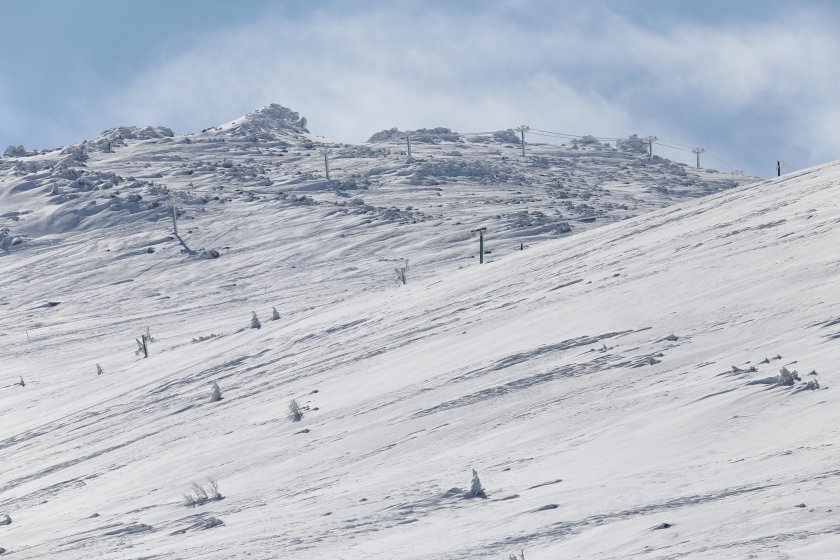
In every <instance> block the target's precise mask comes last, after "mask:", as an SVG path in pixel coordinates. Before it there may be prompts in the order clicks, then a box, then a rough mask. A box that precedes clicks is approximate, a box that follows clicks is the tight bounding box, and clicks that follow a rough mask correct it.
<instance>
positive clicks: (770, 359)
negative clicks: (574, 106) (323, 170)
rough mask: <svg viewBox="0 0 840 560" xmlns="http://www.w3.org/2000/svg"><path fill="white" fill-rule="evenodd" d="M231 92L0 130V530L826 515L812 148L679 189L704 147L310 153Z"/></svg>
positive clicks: (588, 522)
mask: <svg viewBox="0 0 840 560" xmlns="http://www.w3.org/2000/svg"><path fill="white" fill-rule="evenodd" d="M287 116H288V117H289V119H290V120H292V121H294V122H296V123H298V124H297V125H295V126H298V127H299V128H303V127H304V126H305V123H303V124H300V120H299V119H300V117H299V116H297V115H295V116H294V117H292V116H291V115H287ZM257 120H261V119H257ZM234 122H236V121H234ZM235 126H236V125H232V126H229V127H227V128H225V127H224V126H223V127H219V129H213V130H208V131H206V132H204V133H202V134H199V135H193V136H183V137H179V136H167V135H166V134H165V131H163V130H162V129H160V130H159V131H158V132H157V134H158V135H159V137H150V138H146V139H137V138H131V139H126V138H125V137H123V140H122V141H121V142H122V143H124V145H120V146H114V144H113V142H112V144H111V146H110V148H108V150H105V149H104V148H102V150H101V151H97V150H98V149H92V148H90V146H89V145H88V146H85V147H82V148H79V147H76V148H73V147H71V148H68V149H66V150H62V151H66V153H63V154H62V153H59V152H58V151H57V152H49V153H46V154H38V155H33V156H26V157H21V158H19V159H13V160H9V159H8V158H6V159H4V160H2V161H3V165H4V168H3V171H2V172H0V181H2V182H0V203H3V204H5V205H6V206H5V208H4V212H5V214H4V219H7V220H9V225H8V226H7V227H9V229H10V232H9V235H17V236H19V237H20V239H21V241H20V242H18V243H17V244H14V245H13V244H11V242H10V241H9V243H7V244H6V245H4V248H3V253H2V255H0V273H2V278H3V285H4V289H3V291H2V293H0V313H2V328H0V345H2V348H3V352H4V354H3V356H4V357H3V368H2V375H3V376H4V378H3V379H4V380H3V383H2V384H0V426H2V429H0V457H2V459H0V460H2V467H3V468H2V471H0V547H2V548H4V549H6V550H7V552H6V553H5V554H6V555H8V556H9V557H10V558H68V559H70V558H72V559H75V558H79V559H82V558H85V559H87V558H92V557H100V558H185V559H186V558H195V557H197V556H201V557H206V558H219V559H222V558H224V559H227V558H232V557H233V558H240V557H249V558H278V557H283V558H348V559H349V558H383V559H393V558H424V559H456V558H458V559H462V558H498V559H507V558H508V555H509V554H511V553H513V552H518V551H520V550H523V549H524V551H525V555H526V558H528V559H529V560H534V559H537V560H540V559H554V558H615V559H618V558H632V557H645V558H657V559H665V558H669V559H670V558H692V559H693V558H701V559H707V558H709V559H710V558H720V559H724V558H726V559H729V558H747V557H754V558H786V557H789V558H831V557H832V554H833V553H835V552H836V551H837V550H838V549H840V518H839V517H838V515H840V509H839V508H840V504H838V503H837V502H838V498H837V489H838V481H840V466H839V465H838V459H837V457H838V455H837V445H838V443H840V434H838V429H840V428H838V426H840V422H838V420H840V409H839V408H838V406H837V402H836V399H835V396H834V395H835V392H836V389H835V387H834V385H835V384H836V382H837V373H836V367H835V363H834V362H835V361H836V351H835V349H836V339H837V337H838V336H840V332H838V331H840V319H838V317H840V295H838V290H837V289H836V286H835V283H836V281H837V280H836V277H837V273H838V271H840V264H838V263H840V258H838V257H837V256H836V254H835V252H836V251H837V249H836V248H837V247H840V234H838V233H837V227H836V225H837V222H838V221H840V204H839V203H838V202H837V201H838V200H840V165H838V164H830V165H826V166H823V167H820V168H815V169H811V170H807V171H804V172H800V173H797V174H793V175H789V176H786V177H783V178H781V179H778V180H773V181H767V182H762V183H756V184H753V185H749V186H743V187H739V188H736V189H734V190H726V191H724V192H720V193H718V194H713V195H711V196H709V197H707V198H701V199H692V200H686V198H685V197H686V196H694V195H696V194H698V193H697V192H695V191H692V192H691V193H688V192H684V191H689V190H691V189H692V187H696V188H697V189H699V190H701V191H702V190H704V189H707V186H708V184H709V183H704V180H709V179H713V178H714V177H715V175H714V174H711V173H704V172H696V171H692V170H689V169H686V168H684V167H681V166H675V165H674V164H670V163H669V162H664V161H656V160H655V161H653V162H646V161H645V158H643V157H642V156H641V155H640V154H634V153H632V152H621V151H611V150H610V149H606V148H603V147H599V148H598V149H595V148H592V149H583V147H579V149H578V150H574V149H572V148H559V147H555V146H535V147H533V150H532V152H534V153H532V154H531V155H530V156H529V157H528V158H525V159H524V160H523V159H521V158H518V157H517V156H516V153H517V150H518V148H517V147H516V146H513V145H506V144H504V143H500V144H494V143H493V142H494V141H493V140H492V139H488V140H487V144H481V143H478V142H472V141H469V142H467V141H463V142H462V144H460V145H459V144H457V143H449V144H447V143H445V142H441V143H432V144H428V145H426V144H419V145H418V146H417V147H416V150H417V153H416V154H414V153H413V156H414V157H415V158H416V160H415V161H414V162H412V163H410V164H406V163H405V161H404V160H405V156H401V155H400V154H399V153H395V152H394V150H395V149H396V148H382V146H374V147H370V146H338V145H336V146H334V150H335V152H342V153H344V154H345V155H346V154H350V153H352V154H355V155H354V156H353V157H348V158H347V160H348V161H344V160H341V159H338V158H337V160H338V161H339V164H338V165H337V166H336V167H335V171H336V172H335V177H334V179H335V180H334V181H333V182H330V183H327V182H326V181H325V180H324V179H323V178H322V177H319V176H318V175H317V173H320V168H319V167H318V166H317V163H316V162H317V158H319V157H320V155H319V153H318V152H317V151H314V150H310V149H309V148H308V147H307V146H310V145H311V146H313V147H317V145H318V143H319V142H322V141H320V140H318V139H317V138H316V137H313V136H312V135H310V134H308V133H306V132H304V131H303V130H296V131H293V132H291V133H289V135H286V136H283V137H282V139H278V138H279V136H275V137H274V138H273V139H271V140H260V139H259V138H257V139H256V140H254V139H247V140H241V139H240V140H237V139H236V137H234V136H233V133H232V132H231V128H235ZM140 130H142V129H140ZM152 130H158V129H152ZM260 130H266V129H265V127H262V126H261V128H260ZM275 133H276V131H275V132H274V133H272V134H275ZM132 134H134V133H132ZM284 134H285V133H284ZM220 140H224V142H222V141H220ZM383 149H385V150H386V152H387V153H385V152H383V153H379V152H377V151H376V150H383ZM284 150H285V151H284ZM412 151H413V152H414V151H415V147H413V148H412ZM453 151H458V152H459V154H460V155H449V154H452V152H453ZM493 151H498V152H499V153H498V154H497V155H494V154H493ZM466 152H469V155H468V154H466ZM308 153H313V154H314V155H311V156H307V155H306V154H308ZM473 153H478V154H480V155H477V156H473V155H471V154H473ZM308 160H311V161H312V165H311V167H309V168H307V167H306V166H307V165H310V164H309V162H308ZM567 164H568V165H567ZM353 165H355V166H356V167H352V166H353ZM351 169H355V171H353V172H352V173H351ZM231 170H232V171H231ZM678 170H681V172H682V173H684V174H685V175H681V174H680V171H678ZM190 172H191V173H190ZM353 173H355V174H357V175H353ZM109 174H113V176H112V175H109ZM599 176H601V179H600V180H599V179H598V178H599ZM607 176H609V177H611V179H609V180H608V181H607V180H606V177H607ZM617 177H626V178H623V179H618V178H617ZM679 177H682V178H684V179H685V182H680V180H678V178H679ZM351 180H352V182H351ZM729 180H731V179H728V178H727V179H726V181H729ZM365 181H369V183H370V184H365V183H364V182H365ZM552 181H553V182H552ZM609 181H614V182H611V183H609V184H606V183H607V182H609ZM624 181H627V183H625V182H624ZM634 181H635V182H634ZM669 181H672V182H669ZM689 181H693V183H692V184H689ZM433 182H437V184H433ZM517 182H519V184H520V186H519V187H518V188H516V187H513V185H514V184H516V183H517ZM190 183H192V186H190ZM654 183H656V184H657V186H660V187H662V188H661V189H658V190H657V189H652V188H650V187H651V185H653V184H654ZM103 185H111V186H110V187H103ZM622 185H624V186H626V190H624V188H623V187H622ZM354 186H355V188H354ZM360 186H364V187H367V189H362V188H359V187H360ZM731 186H732V185H731V184H726V185H723V183H721V188H724V187H726V188H728V187H731ZM708 188H709V189H711V190H717V189H712V188H711V187H708ZM555 190H562V191H563V192H564V193H566V194H564V195H563V196H567V195H569V196H570V198H561V197H555V196H552V192H553V191H555ZM604 191H609V192H604ZM281 192H282V194H281ZM112 194H113V195H116V196H113V197H112V196H110V195H112ZM133 194H137V195H140V197H141V198H140V199H139V200H132V199H130V198H129V197H131V195H133ZM587 194H589V196H590V198H589V201H586V200H582V199H580V198H577V197H580V196H584V195H587ZM355 198H363V199H364V200H363V201H362V202H361V203H355V202H354V199H355ZM167 199H174V200H176V201H177V202H178V203H179V208H180V209H181V211H182V216H181V220H180V223H179V233H180V234H181V237H180V240H179V239H175V238H174V237H173V236H170V235H169V232H168V231H167V229H166V228H167V227H168V225H167V224H168V222H167V220H168V209H167V208H166V204H165V203H166V201H167ZM390 200H398V201H399V202H398V203H389V202H387V201H390ZM622 200H623V202H622ZM115 201H116V202H115ZM564 201H571V204H572V207H575V208H576V207H578V206H579V205H580V204H588V205H589V206H590V207H591V210H586V212H590V213H589V214H585V213H583V211H581V212H578V213H576V212H575V211H574V210H571V209H569V206H568V205H566V204H565V202H564ZM155 202H157V203H158V205H157V206H155V205H154V203H155ZM665 202H671V203H674V202H676V204H675V205H672V206H669V207H666V208H662V209H660V210H656V211H654V212H652V213H647V214H645V215H642V216H639V217H635V218H630V219H624V218H626V217H627V214H629V213H634V212H642V211H644V210H647V209H650V208H651V207H658V206H662V205H663V204H664V203H665ZM342 203H344V204H342ZM621 204H624V205H626V206H627V210H624V209H621V208H619V206H620V205H621ZM368 206H369V207H370V208H369V209H368V208H367V207H368ZM408 206H411V208H410V209H409V208H408ZM634 207H635V208H634ZM6 208H13V209H12V210H6ZM514 208H523V209H524V211H525V216H526V217H533V216H534V215H535V214H534V212H542V214H543V215H544V216H549V217H551V218H552V219H549V220H546V221H545V222H544V223H541V224H538V225H533V224H531V225H527V224H526V225H519V223H518V222H517V221H516V220H517V219H518V218H519V217H522V214H519V213H518V212H517V211H516V210H514ZM598 210H603V212H602V213H598ZM556 211H559V212H560V217H557V218H556V219H554V217H555V216H557V214H554V212H556ZM625 212H626V213H627V214H625ZM496 216H499V218H496ZM591 217H594V218H596V219H595V221H594V222H592V221H586V220H582V219H581V218H587V219H588V218H591ZM522 219H525V218H522ZM540 221H541V219H540ZM457 222H461V223H460V224H458V223H457ZM559 222H566V223H569V224H570V225H572V226H574V227H573V232H572V233H573V234H566V233H562V232H560V233H558V232H556V231H555V230H554V229H552V226H553V225H554V224H555V223H559ZM601 222H608V223H609V222H614V223H609V225H605V226H604V227H597V228H596V226H598V225H600V223H601ZM480 225H487V226H488V227H489V230H488V245H487V247H488V250H491V251H492V252H491V253H490V254H489V255H488V262H487V263H486V264H484V265H479V264H478V263H477V260H478V259H476V258H471V257H472V255H473V254H474V252H475V249H476V245H477V243H476V241H475V240H474V239H473V238H471V237H470V236H469V230H470V229H474V228H475V227H478V226H480ZM544 226H547V227H544ZM13 228H16V231H11V230H12V229H13ZM553 238H558V239H553ZM520 242H522V243H525V245H526V247H525V250H523V251H520V250H518V248H519V243H520ZM211 248H214V249H217V250H218V251H219V252H220V254H221V256H220V257H219V258H210V257H211V255H209V254H208V253H207V252H205V251H203V250H204V249H211ZM149 249H152V250H151V252H150V251H149ZM405 258H408V259H409V268H408V271H407V284H405V285H402V284H397V283H396V281H395V277H394V272H393V270H394V268H395V267H400V266H403V264H402V263H404V261H403V260H402V259H405ZM272 308H276V310H277V315H279V318H276V317H277V315H274V314H273V310H272ZM252 311H253V312H255V313H256V316H257V319H258V322H259V323H260V325H259V326H260V328H252V327H253V326H255V325H253V323H252ZM273 315H274V317H273ZM147 327H149V331H148V334H150V335H151V337H152V338H153V339H154V340H152V341H150V342H149V343H148V349H149V357H148V358H143V357H142V356H141V355H138V354H136V353H135V350H137V346H138V345H137V342H136V339H138V338H140V337H141V334H146V328H147ZM141 342H142V340H141ZM100 370H101V373H100ZM784 372H787V373H784ZM794 372H796V374H795V375H794ZM19 378H22V381H23V383H22V384H16V383H18V382H19ZM797 378H798V379H797ZM214 383H215V384H217V386H218V389H219V391H218V394H215V388H214V386H213V384H214ZM211 397H212V398H211ZM293 399H294V400H295V401H296V403H298V405H299V407H300V408H299V411H300V413H301V414H302V418H300V420H299V421H292V420H291V419H290V418H289V416H290V414H291V413H292V410H290V402H291V401H292V400H293ZM472 469H475V470H476V471H477V474H478V476H480V488H483V490H484V493H485V494H486V498H482V497H479V496H476V497H472V498H467V497H465V493H466V494H470V491H471V490H472V491H473V492H472V495H475V494H476V492H475V487H474V486H471V484H472V483H473V481H472ZM209 479H213V480H214V481H216V483H217V487H216V488H215V490H214V489H213V488H212V486H213V485H212V484H211V482H210V480H209ZM194 483H196V484H197V485H198V488H196V487H193V486H192V485H193V484H194ZM185 495H189V499H187V498H185ZM5 514H8V515H9V520H10V523H9V524H6V525H3V524H2V523H3V516H4V515H5Z"/></svg>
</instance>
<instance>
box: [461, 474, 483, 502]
mask: <svg viewBox="0 0 840 560" xmlns="http://www.w3.org/2000/svg"><path fill="white" fill-rule="evenodd" d="M464 497H465V498H486V497H487V493H485V492H484V488H482V487H481V480H480V479H479V478H478V472H476V470H475V469H473V471H472V482H471V483H470V490H469V492H464Z"/></svg>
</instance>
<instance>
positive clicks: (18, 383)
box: [15, 377, 26, 387]
mask: <svg viewBox="0 0 840 560" xmlns="http://www.w3.org/2000/svg"><path fill="white" fill-rule="evenodd" d="M15 385H20V386H21V387H26V383H24V382H23V377H21V378H20V381H18V382H17V383H15Z"/></svg>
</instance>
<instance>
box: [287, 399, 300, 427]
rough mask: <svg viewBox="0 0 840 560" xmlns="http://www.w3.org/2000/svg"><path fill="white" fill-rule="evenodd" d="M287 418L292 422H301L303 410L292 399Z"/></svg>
mask: <svg viewBox="0 0 840 560" xmlns="http://www.w3.org/2000/svg"><path fill="white" fill-rule="evenodd" d="M288 417H289V420H291V421H292V422H300V421H301V420H303V409H302V408H301V407H300V404H299V403H298V402H297V400H295V399H292V400H291V401H290V402H289V414H288Z"/></svg>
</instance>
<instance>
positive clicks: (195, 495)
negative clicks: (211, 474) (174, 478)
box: [182, 478, 225, 508]
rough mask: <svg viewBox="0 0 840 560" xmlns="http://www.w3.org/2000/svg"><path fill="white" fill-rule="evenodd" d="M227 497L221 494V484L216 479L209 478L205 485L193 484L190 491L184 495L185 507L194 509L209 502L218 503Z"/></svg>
mask: <svg viewBox="0 0 840 560" xmlns="http://www.w3.org/2000/svg"><path fill="white" fill-rule="evenodd" d="M224 498H225V497H224V496H222V493H221V492H219V483H218V481H217V480H216V479H215V478H207V479H206V480H205V481H204V482H203V483H199V482H193V484H192V486H191V487H190V491H189V492H187V493H186V494H184V499H183V502H182V503H183V505H184V506H185V507H189V508H194V507H198V506H203V505H204V504H206V503H208V502H218V501H219V500H223V499H224Z"/></svg>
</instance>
